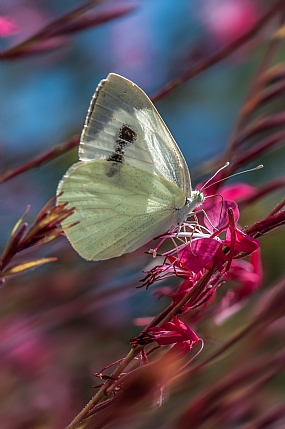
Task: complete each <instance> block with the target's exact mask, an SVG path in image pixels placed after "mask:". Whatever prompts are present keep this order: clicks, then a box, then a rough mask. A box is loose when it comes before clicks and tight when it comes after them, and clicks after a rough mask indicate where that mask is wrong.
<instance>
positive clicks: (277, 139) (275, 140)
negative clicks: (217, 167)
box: [229, 131, 285, 174]
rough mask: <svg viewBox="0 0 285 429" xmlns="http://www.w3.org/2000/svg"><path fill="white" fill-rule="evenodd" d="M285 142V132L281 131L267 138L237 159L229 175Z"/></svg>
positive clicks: (230, 168)
mask: <svg viewBox="0 0 285 429" xmlns="http://www.w3.org/2000/svg"><path fill="white" fill-rule="evenodd" d="M283 140H285V131H279V132H277V133H275V134H272V135H271V136H269V137H266V138H265V139H264V140H262V141H261V142H260V143H258V144H256V145H255V147H253V148H252V149H250V150H247V151H245V153H244V155H241V156H239V157H237V159H235V160H234V161H233V163H232V164H230V166H229V174H231V173H232V172H233V171H235V170H237V169H238V168H240V167H242V166H243V165H244V164H248V163H249V162H251V161H253V160H254V159H256V157H258V156H260V155H262V154H263V153H264V152H266V151H267V150H271V149H273V147H274V146H276V145H279V144H282V143H283Z"/></svg>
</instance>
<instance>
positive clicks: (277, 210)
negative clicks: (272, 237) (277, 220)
mask: <svg viewBox="0 0 285 429" xmlns="http://www.w3.org/2000/svg"><path fill="white" fill-rule="evenodd" d="M284 182H285V178H284ZM284 185H285V183H284ZM284 206H285V198H283V200H281V201H280V203H278V204H277V206H276V207H274V209H273V210H272V211H271V212H270V213H269V214H268V215H267V216H266V218H268V217H270V216H273V215H275V214H276V213H278V212H279V211H280V210H281V209H283V207H284Z"/></svg>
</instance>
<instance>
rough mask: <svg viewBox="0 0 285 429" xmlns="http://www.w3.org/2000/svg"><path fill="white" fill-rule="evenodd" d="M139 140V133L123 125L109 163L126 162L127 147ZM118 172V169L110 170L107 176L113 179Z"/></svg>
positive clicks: (108, 159)
mask: <svg viewBox="0 0 285 429" xmlns="http://www.w3.org/2000/svg"><path fill="white" fill-rule="evenodd" d="M136 139H137V133H136V132H135V131H134V130H132V128H131V127H130V125H126V124H124V125H122V127H121V128H120V129H119V132H118V138H117V140H116V144H115V147H114V152H113V153H112V154H111V155H110V156H109V157H108V158H107V161H112V164H113V163H121V164H123V162H124V156H125V150H126V147H127V146H129V145H130V144H133V143H134V142H135V141H136ZM117 172H118V168H117V167H116V168H112V167H111V168H110V170H109V172H108V173H107V176H109V177H111V176H113V175H114V174H116V173H117Z"/></svg>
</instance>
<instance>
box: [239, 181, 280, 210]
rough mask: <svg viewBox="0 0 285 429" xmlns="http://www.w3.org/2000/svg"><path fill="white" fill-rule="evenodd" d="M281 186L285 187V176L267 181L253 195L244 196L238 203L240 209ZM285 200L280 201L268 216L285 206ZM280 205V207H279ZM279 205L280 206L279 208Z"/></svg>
mask: <svg viewBox="0 0 285 429" xmlns="http://www.w3.org/2000/svg"><path fill="white" fill-rule="evenodd" d="M280 188H285V176H284V177H277V179H274V180H272V181H271V182H269V183H266V184H265V185H264V186H261V187H260V188H258V189H257V190H256V192H255V193H254V194H253V195H250V196H249V197H247V198H244V199H243V200H241V201H240V202H239V203H238V206H239V209H241V208H244V207H246V206H247V205H249V204H252V203H254V202H255V201H258V200H259V199H260V198H262V197H264V196H265V195H268V194H270V193H272V192H274V191H276V190H278V189H280ZM284 204H285V200H283V203H282V201H281V203H279V204H278V205H277V206H276V207H275V209H274V210H273V211H272V212H270V213H269V214H268V216H271V215H273V214H275V213H277V212H278V211H279V210H281V208H282V207H283V206H284ZM279 205H280V207H279ZM278 207H279V208H278Z"/></svg>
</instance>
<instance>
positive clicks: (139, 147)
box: [79, 73, 192, 198]
mask: <svg viewBox="0 0 285 429" xmlns="http://www.w3.org/2000/svg"><path fill="white" fill-rule="evenodd" d="M79 159H80V160H81V161H90V160H98V159H106V160H108V161H114V162H117V163H122V164H126V165H132V166H135V167H138V168H141V169H142V170H145V171H148V172H149V173H152V174H156V175H158V176H161V177H163V178H165V179H167V180H168V181H170V182H172V183H174V184H175V185H177V186H178V187H179V188H180V189H181V190H182V192H183V193H184V195H185V197H188V198H191V190H192V189H191V182H190V175H189V170H188V168H187V165H186V162H185V160H184V157H183V155H182V153H181V151H180V149H179V148H178V146H177V144H176V143H175V141H174V139H173V137H172V136H171V134H170V132H169V130H168V128H167V127H166V125H165V123H164V122H163V120H162V119H161V117H160V115H159V113H158V112H157V110H156V108H155V107H154V105H153V103H152V102H151V101H150V99H149V98H148V96H147V95H146V94H145V93H144V92H143V91H142V90H141V89H140V88H139V87H138V86H137V85H135V84H134V83H133V82H131V81H130V80H128V79H126V78H124V77H122V76H119V75H117V74H113V73H111V74H109V75H108V77H107V79H106V80H102V81H101V82H100V84H99V86H98V88H97V90H96V93H95V94H94V96H93V99H92V101H91V104H90V107H89V110H88V115H87V118H86V122H85V126H84V129H83V132H82V135H81V141H80V148H79Z"/></svg>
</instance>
